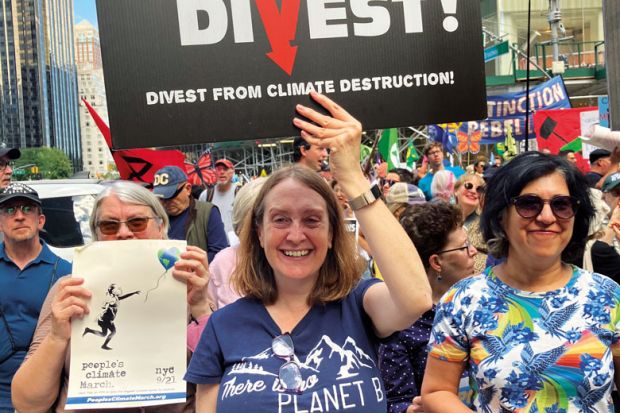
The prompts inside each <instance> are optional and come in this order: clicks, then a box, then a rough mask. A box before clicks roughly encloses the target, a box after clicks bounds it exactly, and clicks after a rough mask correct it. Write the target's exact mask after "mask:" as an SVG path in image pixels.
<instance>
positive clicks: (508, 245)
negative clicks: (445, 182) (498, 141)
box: [422, 152, 620, 413]
mask: <svg viewBox="0 0 620 413" xmlns="http://www.w3.org/2000/svg"><path fill="white" fill-rule="evenodd" d="M593 212H594V209H593V206H592V204H591V201H590V197H589V194H588V185H587V183H586V181H585V178H584V177H583V175H582V174H581V173H580V172H579V171H578V170H577V169H576V168H574V167H572V166H571V165H570V164H569V163H568V162H566V161H565V160H563V159H561V158H559V157H556V156H552V155H544V154H541V153H538V152H528V153H524V154H521V155H519V156H517V157H515V158H514V159H513V160H512V161H510V162H509V163H508V164H507V165H506V166H503V167H502V168H500V169H499V170H498V171H497V173H496V174H495V175H494V176H493V177H492V178H491V179H490V180H489V182H488V183H487V190H486V194H485V205H484V208H483V212H482V216H481V228H482V231H483V235H484V238H485V239H486V240H487V242H488V244H489V249H490V252H491V253H492V254H493V255H494V256H495V257H496V258H505V262H504V263H502V264H500V265H498V266H496V267H492V268H491V267H490V268H488V269H486V270H485V272H484V273H483V274H481V275H478V276H476V277H472V278H470V279H467V280H464V281H461V282H459V283H457V284H456V285H455V286H454V287H453V288H452V289H451V290H450V291H448V292H447V293H446V295H444V297H443V298H442V300H441V301H440V303H439V305H438V307H437V316H436V317H435V321H434V325H433V332H432V334H431V341H430V343H429V358H428V363H427V365H426V373H425V376H424V384H423V387H422V398H423V403H424V408H425V411H428V412H431V413H432V412H445V411H451V412H465V411H471V410H469V409H468V408H467V407H466V406H465V405H464V404H463V403H462V402H461V401H459V399H458V398H457V389H458V383H459V378H460V375H461V373H462V372H463V370H464V369H467V371H468V374H469V379H470V383H472V382H475V385H474V386H472V388H473V389H475V390H476V391H475V393H474V395H473V399H472V405H473V407H474V409H475V410H476V411H493V412H496V411H517V410H518V411H521V410H523V411H530V412H531V411H540V412H543V411H585V410H592V411H594V410H596V411H599V412H613V403H611V390H612V387H613V384H614V381H615V383H616V385H617V384H618V381H619V380H618V378H617V377H618V376H620V375H618V374H617V372H616V371H615V370H616V369H617V368H618V366H619V365H620V357H619V354H620V352H619V351H618V350H619V349H620V342H619V337H620V311H618V310H620V286H619V285H618V284H616V283H615V282H614V281H612V280H611V279H609V278H607V277H605V276H602V275H600V274H593V273H590V272H587V271H584V270H582V269H580V268H577V267H575V266H571V265H569V264H566V263H565V262H563V261H562V260H563V259H569V258H574V257H575V256H576V255H579V254H581V253H582V250H583V246H584V243H585V240H586V237H587V233H588V227H589V223H590V220H591V219H592V216H593ZM586 406H587V407H586Z"/></svg>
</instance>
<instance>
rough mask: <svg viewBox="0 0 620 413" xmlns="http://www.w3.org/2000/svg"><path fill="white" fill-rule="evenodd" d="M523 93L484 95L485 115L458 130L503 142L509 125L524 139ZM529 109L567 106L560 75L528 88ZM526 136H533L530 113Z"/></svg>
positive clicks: (566, 94) (531, 137) (524, 102)
mask: <svg viewBox="0 0 620 413" xmlns="http://www.w3.org/2000/svg"><path fill="white" fill-rule="evenodd" d="M526 99H527V98H526V94H525V92H518V93H508V94H504V95H495V96H488V97H487V114H486V116H487V118H486V119H485V120H482V121H470V122H464V123H463V124H462V125H461V127H460V129H459V130H460V131H462V132H465V133H466V134H467V135H468V136H472V135H474V134H475V133H476V132H477V131H480V132H481V135H482V138H481V140H480V143H486V144H494V143H499V142H504V140H505V139H506V130H507V127H510V128H512V134H513V137H514V138H515V139H516V140H523V139H525V112H526V109H525V105H526ZM529 99H530V112H531V113H533V112H536V111H537V110H540V109H561V108H570V107H571V106H570V100H569V99H568V93H567V92H566V87H565V86H564V81H563V80H562V78H561V77H560V76H556V77H554V78H553V79H550V80H548V81H546V82H545V83H541V84H540V85H538V86H536V87H535V88H532V89H530V96H529ZM529 129H530V130H529V134H528V138H529V139H535V138H536V133H535V132H534V121H533V117H532V116H530V124H529Z"/></svg>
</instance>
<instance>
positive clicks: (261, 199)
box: [232, 165, 365, 304]
mask: <svg viewBox="0 0 620 413" xmlns="http://www.w3.org/2000/svg"><path fill="white" fill-rule="evenodd" d="M286 179H293V180H295V181H298V182H299V183H301V184H303V185H305V186H307V187H308V188H311V189H312V190H313V191H315V192H317V193H318V194H319V195H320V196H321V198H323V199H324V200H325V203H326V205H327V216H328V219H329V226H330V228H331V229H332V234H331V235H332V241H331V244H332V247H331V248H329V249H328V251H327V255H326V257H325V261H324V262H323V265H322V266H321V268H320V269H319V278H318V280H317V283H316V284H315V285H314V288H313V290H312V293H311V294H310V295H309V296H308V300H309V302H308V303H309V304H315V303H325V302H328V301H335V300H340V299H341V298H343V297H344V296H346V295H347V294H348V293H349V292H351V290H352V289H353V287H354V286H355V285H356V284H357V282H358V281H359V277H360V274H361V272H362V271H363V268H364V265H365V264H364V262H363V260H362V259H360V257H359V256H358V255H357V254H356V253H355V251H356V249H355V240H354V238H353V237H351V234H349V233H347V231H346V229H345V226H344V221H343V220H342V219H340V210H339V209H338V201H337V200H336V197H335V196H334V194H333V191H332V190H331V189H330V188H329V186H328V185H326V184H325V181H324V179H323V178H321V177H320V176H319V175H318V174H317V173H316V172H314V171H312V170H311V169H309V168H307V167H304V166H300V165H293V166H289V167H287V168H284V169H280V170H279V171H277V172H275V173H274V174H273V175H272V176H271V177H270V179H269V180H268V181H267V182H266V183H265V185H264V186H263V189H262V190H261V191H260V192H259V194H258V197H257V199H256V200H255V203H254V208H253V211H252V213H251V214H249V215H248V217H247V218H246V222H245V225H244V226H243V230H242V231H241V235H240V240H241V243H240V249H239V258H238V266H237V270H236V272H235V274H234V275H233V278H232V282H233V285H234V286H235V288H236V289H237V290H238V291H239V292H240V293H241V294H242V295H246V296H250V297H254V298H257V299H259V300H261V301H262V302H263V303H265V304H272V303H273V302H274V301H275V300H276V298H277V286H276V282H275V278H274V275H273V269H272V268H271V266H270V265H269V261H268V260H267V257H266V255H265V251H264V250H263V248H262V246H261V241H260V233H259V232H260V231H259V230H258V228H259V227H260V223H261V222H262V221H263V218H264V215H265V212H266V211H265V196H266V194H267V193H269V192H270V190H271V189H272V188H273V187H275V186H276V185H278V184H279V183H281V182H282V181H284V180H286ZM248 221H249V222H248Z"/></svg>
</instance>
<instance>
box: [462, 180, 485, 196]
mask: <svg viewBox="0 0 620 413" xmlns="http://www.w3.org/2000/svg"><path fill="white" fill-rule="evenodd" d="M463 187H465V189H467V190H468V191H471V190H475V191H476V192H478V193H479V194H484V191H485V190H486V186H485V185H480V186H476V187H475V188H474V184H472V183H471V182H465V183H464V184H463Z"/></svg>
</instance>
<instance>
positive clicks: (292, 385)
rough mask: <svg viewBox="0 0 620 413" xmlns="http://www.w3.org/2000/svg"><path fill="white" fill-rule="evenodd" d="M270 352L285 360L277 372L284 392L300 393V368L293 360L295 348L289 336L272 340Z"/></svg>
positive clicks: (284, 335) (301, 379) (301, 380)
mask: <svg viewBox="0 0 620 413" xmlns="http://www.w3.org/2000/svg"><path fill="white" fill-rule="evenodd" d="M271 351H272V352H273V354H274V355H275V356H276V357H278V358H281V359H283V360H286V363H284V364H283V365H281V366H280V370H279V371H278V380H279V381H280V384H281V385H282V387H283V388H284V391H285V392H290V393H297V394H299V393H301V384H302V382H303V378H302V377H301V367H300V366H299V364H298V363H297V362H296V361H295V360H294V357H295V347H294V346H293V339H292V338H291V336H290V334H288V333H286V334H282V335H281V336H278V337H276V338H274V339H273V341H272V342H271Z"/></svg>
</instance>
